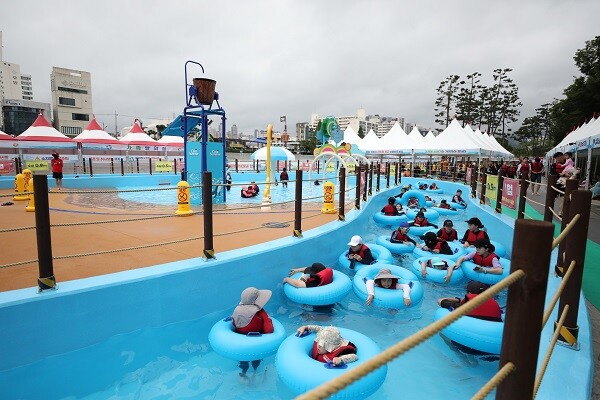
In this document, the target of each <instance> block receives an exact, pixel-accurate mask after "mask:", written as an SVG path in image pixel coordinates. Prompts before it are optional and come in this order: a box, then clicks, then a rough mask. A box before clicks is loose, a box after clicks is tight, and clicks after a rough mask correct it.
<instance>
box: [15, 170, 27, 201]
mask: <svg viewBox="0 0 600 400" xmlns="http://www.w3.org/2000/svg"><path fill="white" fill-rule="evenodd" d="M23 193H25V175H23V174H17V175H15V195H14V196H13V200H17V201H25V200H28V199H29V196H27V195H26V194H23Z"/></svg>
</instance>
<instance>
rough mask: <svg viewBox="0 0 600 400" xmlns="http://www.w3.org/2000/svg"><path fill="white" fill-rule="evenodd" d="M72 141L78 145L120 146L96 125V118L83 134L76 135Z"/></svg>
mask: <svg viewBox="0 0 600 400" xmlns="http://www.w3.org/2000/svg"><path fill="white" fill-rule="evenodd" d="M73 140H75V141H76V142H80V143H102V144H120V142H119V141H118V140H117V139H115V138H114V137H112V136H110V135H109V134H108V133H107V132H105V131H104V130H103V129H102V128H101V127H100V125H98V122H96V118H92V120H91V121H90V123H89V124H88V126H87V127H86V128H85V129H84V130H83V132H81V133H80V134H79V135H77V136H76V137H75V138H74V139H73Z"/></svg>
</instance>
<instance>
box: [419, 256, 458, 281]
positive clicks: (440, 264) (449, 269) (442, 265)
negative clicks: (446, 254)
mask: <svg viewBox="0 0 600 400" xmlns="http://www.w3.org/2000/svg"><path fill="white" fill-rule="evenodd" d="M427 267H429V268H434V269H442V270H443V269H445V270H446V276H445V277H444V282H445V283H448V282H450V278H452V273H453V272H454V270H455V269H458V268H459V267H457V266H456V264H455V265H453V266H450V265H448V262H447V261H446V260H442V259H441V258H439V257H434V258H431V259H429V260H427V262H425V261H421V276H422V277H423V278H425V277H426V276H427Z"/></svg>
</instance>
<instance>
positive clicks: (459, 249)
mask: <svg viewBox="0 0 600 400" xmlns="http://www.w3.org/2000/svg"><path fill="white" fill-rule="evenodd" d="M448 246H450V248H451V249H452V252H453V253H454V254H452V255H450V254H436V253H433V252H431V251H427V250H423V249H421V248H418V247H415V249H414V251H413V253H414V254H415V257H430V258H431V257H441V258H444V259H446V260H452V261H456V260H458V258H459V257H460V256H464V255H465V254H466V253H467V252H466V250H465V248H464V247H463V246H462V244H461V243H460V242H459V241H454V242H448Z"/></svg>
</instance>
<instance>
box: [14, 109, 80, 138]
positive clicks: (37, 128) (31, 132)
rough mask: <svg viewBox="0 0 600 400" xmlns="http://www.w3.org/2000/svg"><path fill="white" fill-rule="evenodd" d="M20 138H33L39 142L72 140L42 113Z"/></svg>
mask: <svg viewBox="0 0 600 400" xmlns="http://www.w3.org/2000/svg"><path fill="white" fill-rule="evenodd" d="M18 140H31V141H39V142H72V140H71V139H70V138H68V137H67V136H65V135H63V134H62V133H60V132H59V131H57V130H56V129H54V127H52V125H50V122H48V120H47V119H46V118H44V116H43V115H42V114H41V113H40V114H39V115H38V116H37V118H36V119H35V121H33V124H31V126H30V127H29V128H27V129H26V130H25V132H23V133H21V134H20V135H19V136H18Z"/></svg>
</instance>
